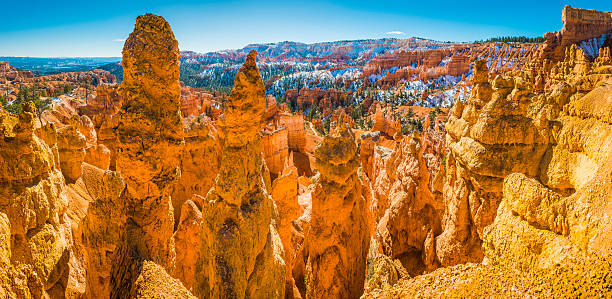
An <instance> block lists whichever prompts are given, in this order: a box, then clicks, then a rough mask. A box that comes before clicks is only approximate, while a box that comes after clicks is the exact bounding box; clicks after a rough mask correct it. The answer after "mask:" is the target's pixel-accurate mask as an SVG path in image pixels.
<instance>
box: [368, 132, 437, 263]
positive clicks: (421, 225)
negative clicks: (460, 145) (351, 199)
mask: <svg viewBox="0 0 612 299" xmlns="http://www.w3.org/2000/svg"><path fill="white" fill-rule="evenodd" d="M442 136H443V135H442V134H439V133H438V134H436V133H434V132H429V133H428V132H425V133H423V134H422V135H421V136H419V134H412V135H411V136H407V137H404V138H402V140H401V141H400V142H398V143H397V144H396V146H395V148H394V149H393V152H392V153H391V154H390V155H388V156H387V157H386V159H384V162H383V165H382V166H383V167H385V170H384V171H381V170H377V171H376V172H377V173H378V177H376V178H375V179H374V180H373V181H374V183H373V188H374V190H375V191H374V193H373V194H374V197H375V200H373V202H376V203H377V205H376V207H375V208H376V209H375V215H377V216H378V217H380V218H378V217H377V219H376V220H377V221H378V227H377V229H376V238H377V241H378V245H379V247H380V248H381V249H382V253H383V254H385V255H387V256H389V257H391V258H392V259H393V260H395V259H399V260H400V261H401V263H402V265H403V266H404V268H406V270H407V271H408V273H410V274H411V275H418V274H421V273H423V272H424V271H431V270H433V269H435V268H437V267H438V266H439V262H438V261H437V259H436V254H435V241H434V238H435V237H436V236H438V235H439V234H440V233H441V232H442V227H441V222H442V214H443V213H444V205H443V200H442V185H443V183H442V182H443V180H442V178H443V176H444V170H443V165H441V164H442V163H441V162H442V155H443V152H444V141H443V137H442ZM387 207H388V208H387ZM381 209H382V210H381ZM380 215H382V217H381V216H380Z"/></svg>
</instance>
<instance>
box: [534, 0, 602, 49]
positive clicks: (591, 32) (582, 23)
mask: <svg viewBox="0 0 612 299" xmlns="http://www.w3.org/2000/svg"><path fill="white" fill-rule="evenodd" d="M562 20H563V28H561V30H559V31H557V32H548V33H546V34H544V37H545V38H546V42H545V43H544V45H543V47H542V49H541V50H540V51H541V54H540V57H541V58H546V59H549V60H552V61H560V60H562V59H563V56H564V54H565V50H566V48H567V47H569V46H571V45H572V44H575V43H577V42H580V41H584V40H587V39H590V38H594V37H600V36H601V35H602V34H605V33H610V32H612V12H601V11H596V10H592V9H580V8H573V7H571V6H569V5H566V6H565V7H564V8H563V12H562Z"/></svg>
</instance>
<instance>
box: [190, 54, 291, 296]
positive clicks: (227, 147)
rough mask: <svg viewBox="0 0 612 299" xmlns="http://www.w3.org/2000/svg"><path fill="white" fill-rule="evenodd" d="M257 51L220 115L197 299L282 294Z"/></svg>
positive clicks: (281, 266) (204, 208) (282, 276)
mask: <svg viewBox="0 0 612 299" xmlns="http://www.w3.org/2000/svg"><path fill="white" fill-rule="evenodd" d="M256 55H257V53H256V52H255V51H252V52H251V53H250V54H249V55H248V57H247V59H246V61H245V63H244V65H243V66H242V67H241V68H240V70H239V71H238V73H237V74H236V79H235V83H234V89H233V90H232V92H231V94H230V98H229V100H228V102H227V106H226V110H225V114H224V116H223V117H222V119H221V127H222V128H223V130H224V133H225V142H224V145H223V151H222V157H221V167H220V170H219V174H218V175H217V178H216V181H215V184H214V186H213V188H212V189H211V190H210V191H209V192H208V195H207V196H206V200H205V201H204V203H203V206H202V220H203V221H202V226H201V230H200V238H201V247H200V253H199V257H198V261H197V264H196V269H195V271H196V274H195V285H194V293H195V294H196V295H197V296H199V297H204V298H207V297H212V298H280V297H283V296H284V291H285V261H284V252H283V246H282V243H281V239H280V237H279V235H278V232H277V228H276V225H277V224H276V223H277V212H276V207H275V205H274V202H273V201H272V199H271V197H270V195H269V194H268V190H270V188H271V186H270V177H269V172H268V170H267V168H266V166H265V163H264V160H263V157H262V153H261V137H260V136H259V131H260V130H261V127H262V124H263V121H264V115H265V111H266V98H265V91H264V85H263V81H262V79H261V77H260V75H259V72H258V70H257V66H256V65H255V57H256Z"/></svg>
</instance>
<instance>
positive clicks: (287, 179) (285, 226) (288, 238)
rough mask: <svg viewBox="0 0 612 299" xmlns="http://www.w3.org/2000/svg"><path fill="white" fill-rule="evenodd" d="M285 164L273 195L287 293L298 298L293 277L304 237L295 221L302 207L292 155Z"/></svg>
mask: <svg viewBox="0 0 612 299" xmlns="http://www.w3.org/2000/svg"><path fill="white" fill-rule="evenodd" d="M284 164H285V166H284V168H283V171H282V173H280V175H279V177H278V178H277V179H275V180H274V181H273V182H272V189H271V195H272V199H273V200H274V202H275V203H276V206H277V207H278V216H279V217H278V220H279V221H278V235H279V236H280V238H281V241H282V243H283V249H284V251H285V264H286V267H287V271H286V273H287V274H286V276H285V279H286V281H287V283H286V287H285V295H286V297H288V298H298V297H300V296H301V295H300V293H299V291H298V290H297V287H296V285H295V281H294V278H293V265H294V261H295V260H296V258H297V255H298V253H299V249H300V248H301V246H302V242H300V241H302V238H300V236H299V232H297V231H296V228H295V226H294V221H295V220H297V219H298V218H299V217H300V216H301V215H302V209H301V207H300V205H299V203H298V170H297V168H296V167H295V166H294V165H293V157H292V156H289V157H288V158H287V159H285V163H284ZM296 235H298V236H296Z"/></svg>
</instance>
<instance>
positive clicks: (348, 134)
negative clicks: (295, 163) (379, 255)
mask: <svg viewBox="0 0 612 299" xmlns="http://www.w3.org/2000/svg"><path fill="white" fill-rule="evenodd" d="M315 158H316V166H317V169H318V170H319V172H320V174H321V176H320V178H319V180H318V182H317V183H316V185H315V187H314V191H313V194H312V216H311V221H310V230H309V232H308V235H307V237H306V241H305V244H306V245H305V246H306V248H307V250H308V263H307V270H306V271H307V276H308V283H307V286H306V287H307V293H306V297H307V298H359V296H361V294H362V293H363V286H364V279H365V266H366V255H367V250H368V245H369V230H368V223H367V216H366V201H365V199H364V197H363V195H362V192H361V182H360V180H359V178H358V176H357V167H358V166H359V156H358V153H357V145H356V143H355V136H354V134H353V132H352V131H351V129H350V128H349V127H348V126H347V125H345V124H342V125H340V126H339V127H337V128H336V130H335V131H334V132H333V133H332V134H330V135H329V136H326V137H325V138H324V139H323V141H322V142H321V145H319V146H318V147H317V149H316V150H315Z"/></svg>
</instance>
